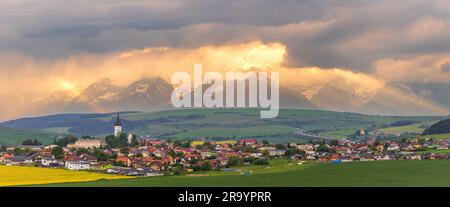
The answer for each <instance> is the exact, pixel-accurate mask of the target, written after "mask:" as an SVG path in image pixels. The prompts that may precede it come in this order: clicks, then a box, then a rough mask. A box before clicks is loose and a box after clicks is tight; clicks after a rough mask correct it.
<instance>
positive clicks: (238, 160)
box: [228, 156, 244, 167]
mask: <svg viewBox="0 0 450 207" xmlns="http://www.w3.org/2000/svg"><path fill="white" fill-rule="evenodd" d="M243 163H244V160H243V159H242V157H240V156H231V157H230V159H229V160H228V166H230V167H232V166H239V165H242V164H243Z"/></svg>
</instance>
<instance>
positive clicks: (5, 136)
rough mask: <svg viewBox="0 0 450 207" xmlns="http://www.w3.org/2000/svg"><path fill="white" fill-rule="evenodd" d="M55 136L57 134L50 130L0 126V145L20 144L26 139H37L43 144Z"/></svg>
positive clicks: (51, 140) (49, 141)
mask: <svg viewBox="0 0 450 207" xmlns="http://www.w3.org/2000/svg"><path fill="white" fill-rule="evenodd" d="M55 137H57V134H55V133H51V132H42V131H38V130H20V129H10V128H6V127H0V145H9V144H20V143H22V141H24V140H27V139H38V140H39V141H41V142H42V143H44V144H49V143H51V142H53V139H54V138H55Z"/></svg>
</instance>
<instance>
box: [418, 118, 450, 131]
mask: <svg viewBox="0 0 450 207" xmlns="http://www.w3.org/2000/svg"><path fill="white" fill-rule="evenodd" d="M444 133H450V119H445V120H442V121H439V122H437V123H435V124H433V125H431V126H430V127H429V128H428V129H426V130H425V131H424V132H423V134H424V135H428V134H444Z"/></svg>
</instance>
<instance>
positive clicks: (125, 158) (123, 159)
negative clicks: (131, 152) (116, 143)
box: [116, 157, 132, 166]
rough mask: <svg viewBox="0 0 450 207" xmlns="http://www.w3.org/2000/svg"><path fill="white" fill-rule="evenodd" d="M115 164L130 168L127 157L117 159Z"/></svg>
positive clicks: (129, 161)
mask: <svg viewBox="0 0 450 207" xmlns="http://www.w3.org/2000/svg"><path fill="white" fill-rule="evenodd" d="M116 162H121V163H123V164H124V165H126V166H131V164H132V163H131V160H130V158H128V157H117V158H116Z"/></svg>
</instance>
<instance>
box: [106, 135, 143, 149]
mask: <svg viewBox="0 0 450 207" xmlns="http://www.w3.org/2000/svg"><path fill="white" fill-rule="evenodd" d="M132 136H133V137H132V138H131V143H130V144H128V135H127V134H125V133H121V134H120V135H119V136H114V135H108V136H106V137H105V141H106V145H107V147H109V148H118V147H128V146H138V145H139V142H138V141H137V139H136V135H132Z"/></svg>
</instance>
